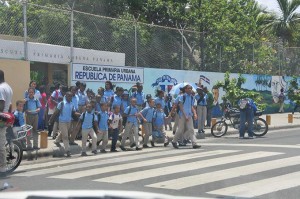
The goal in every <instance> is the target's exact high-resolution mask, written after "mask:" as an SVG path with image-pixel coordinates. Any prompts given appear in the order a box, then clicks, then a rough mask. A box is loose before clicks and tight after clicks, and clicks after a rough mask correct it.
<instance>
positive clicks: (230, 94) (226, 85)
mask: <svg viewBox="0 0 300 199" xmlns="http://www.w3.org/2000/svg"><path fill="white" fill-rule="evenodd" d="M245 82H246V79H245V77H243V76H242V75H241V74H239V76H238V78H230V73H229V72H226V73H225V74H224V80H223V81H218V82H217V83H216V84H215V85H214V88H218V89H220V88H222V89H223V90H224V91H225V95H224V96H223V97H222V100H223V101H224V102H229V103H230V104H231V105H232V106H233V107H237V106H238V101H239V100H240V99H243V98H251V99H253V100H254V101H255V103H256V104H257V105H258V108H259V109H261V110H264V109H265V107H266V105H265V104H263V103H262V99H263V96H262V95H261V94H260V93H258V92H255V91H249V90H245V89H242V85H243V84H244V83H245Z"/></svg>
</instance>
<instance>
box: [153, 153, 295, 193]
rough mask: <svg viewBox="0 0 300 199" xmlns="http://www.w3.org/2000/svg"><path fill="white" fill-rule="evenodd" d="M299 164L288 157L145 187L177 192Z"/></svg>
mask: <svg viewBox="0 0 300 199" xmlns="http://www.w3.org/2000/svg"><path fill="white" fill-rule="evenodd" d="M299 164H300V156H296V157H289V158H283V159H278V160H271V161H267V162H261V163H257V164H250V165H246V166H240V167H234V168H230V169H224V170H219V171H215V172H210V173H204V174H199V175H193V176H187V177H182V178H176V179H173V180H168V181H164V182H158V183H154V184H150V185H147V187H153V188H162V189H174V190H179V189H184V188H188V187H193V186H198V185H203V184H206V183H211V182H217V181H221V180H228V179H231V178H236V177H239V176H245V175H250V174H256V173H259V172H263V171H269V170H272V169H279V168H283V167H288V166H294V165H299ZM252 191H255V190H252Z"/></svg>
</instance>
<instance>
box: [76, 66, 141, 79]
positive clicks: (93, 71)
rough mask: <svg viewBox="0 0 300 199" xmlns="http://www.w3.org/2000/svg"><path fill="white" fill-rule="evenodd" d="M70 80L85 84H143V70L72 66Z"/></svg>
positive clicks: (117, 67)
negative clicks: (109, 82) (107, 82)
mask: <svg viewBox="0 0 300 199" xmlns="http://www.w3.org/2000/svg"><path fill="white" fill-rule="evenodd" d="M72 80H73V81H87V82H99V81H100V82H105V81H111V82H115V83H136V82H140V83H144V69H143V68H134V67H121V66H120V67H119V66H102V65H91V64H72Z"/></svg>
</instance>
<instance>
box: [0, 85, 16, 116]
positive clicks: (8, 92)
mask: <svg viewBox="0 0 300 199" xmlns="http://www.w3.org/2000/svg"><path fill="white" fill-rule="evenodd" d="M12 95H13V91H12V89H11V87H10V86H9V85H8V84H7V83H6V82H3V83H1V84H0V100H3V101H4V102H5V105H4V110H3V112H8V109H9V106H10V104H11V100H12Z"/></svg>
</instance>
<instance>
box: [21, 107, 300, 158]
mask: <svg viewBox="0 0 300 199" xmlns="http://www.w3.org/2000/svg"><path fill="white" fill-rule="evenodd" d="M289 114H290V113H276V114H270V115H268V116H270V118H271V121H270V122H271V123H270V125H269V130H274V129H285V128H296V127H300V113H295V114H294V115H292V119H293V122H292V123H289V122H288V115H289ZM261 117H262V118H263V119H266V117H267V115H263V116H261ZM217 120H218V119H217ZM195 131H196V130H195ZM229 131H232V132H236V133H237V130H236V129H229ZM166 133H167V135H168V136H169V137H170V138H172V137H173V133H172V131H169V130H168V131H166ZM205 136H206V137H210V136H211V134H210V129H206V132H205ZM76 143H77V144H78V145H77V146H71V152H72V154H79V153H81V141H80V140H76ZM127 145H128V143H127ZM109 147H110V142H109V144H108V148H109ZM107 151H109V150H108V149H107ZM63 152H64V151H63V149H61V148H58V147H56V146H55V145H54V143H53V139H52V137H48V147H47V148H45V149H40V150H38V151H32V152H24V156H23V158H24V159H35V158H38V157H45V156H55V157H58V156H62V155H63V154H64V153H63Z"/></svg>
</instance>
